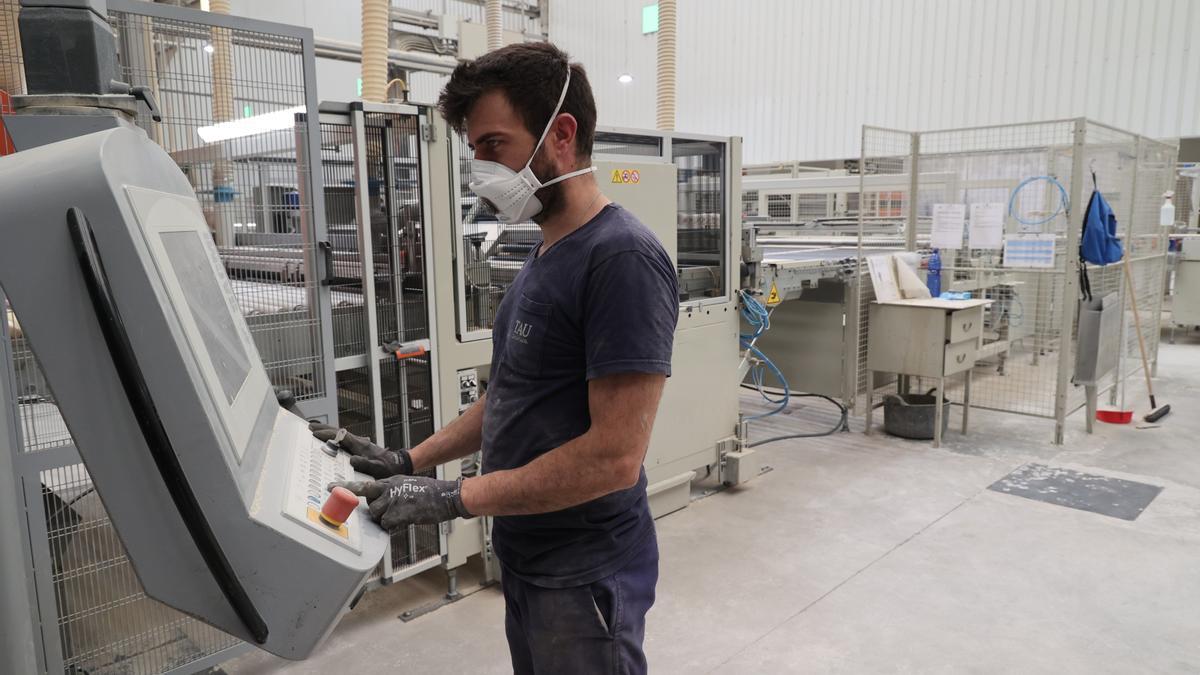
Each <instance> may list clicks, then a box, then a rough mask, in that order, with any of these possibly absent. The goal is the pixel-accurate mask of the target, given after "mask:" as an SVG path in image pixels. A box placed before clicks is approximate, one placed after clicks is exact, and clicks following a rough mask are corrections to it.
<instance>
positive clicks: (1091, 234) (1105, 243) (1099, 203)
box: [1079, 171, 1125, 300]
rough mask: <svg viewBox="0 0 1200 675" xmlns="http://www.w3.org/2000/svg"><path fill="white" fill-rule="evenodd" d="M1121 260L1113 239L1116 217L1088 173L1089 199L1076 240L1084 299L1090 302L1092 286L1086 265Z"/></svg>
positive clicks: (1120, 250)
mask: <svg viewBox="0 0 1200 675" xmlns="http://www.w3.org/2000/svg"><path fill="white" fill-rule="evenodd" d="M1124 256H1125V249H1124V248H1123V247H1122V246H1121V240H1120V239H1118V238H1117V214H1115V213H1113V210H1112V207H1111V206H1109V205H1108V202H1107V201H1105V200H1104V195H1102V194H1100V189H1099V187H1097V186H1096V172H1095V171H1093V172H1092V198H1091V199H1089V200H1088V205H1087V210H1086V211H1085V212H1084V214H1083V235H1082V236H1081V237H1080V238H1079V289H1080V291H1082V293H1083V297H1084V299H1087V300H1091V298H1092V285H1091V282H1090V281H1089V280H1088V274H1087V264H1088V263H1092V264H1093V265H1108V264H1110V263H1115V262H1120V261H1121V258H1123V257H1124Z"/></svg>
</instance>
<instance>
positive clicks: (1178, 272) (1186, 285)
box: [1171, 237, 1200, 341]
mask: <svg viewBox="0 0 1200 675" xmlns="http://www.w3.org/2000/svg"><path fill="white" fill-rule="evenodd" d="M1171 303H1172V304H1171V340H1172V341H1174V340H1175V328H1176V327H1177V326H1184V327H1187V328H1190V327H1192V326H1200V238H1196V237H1188V238H1183V239H1181V240H1180V243H1179V250H1178V251H1177V252H1176V253H1175V289H1174V297H1173V298H1172V301H1171Z"/></svg>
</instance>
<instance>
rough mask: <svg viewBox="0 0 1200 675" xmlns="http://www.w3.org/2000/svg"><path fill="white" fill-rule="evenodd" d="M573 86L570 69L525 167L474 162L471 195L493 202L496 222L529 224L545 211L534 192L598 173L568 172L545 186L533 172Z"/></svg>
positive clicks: (591, 170) (586, 170) (592, 169)
mask: <svg viewBox="0 0 1200 675" xmlns="http://www.w3.org/2000/svg"><path fill="white" fill-rule="evenodd" d="M570 86H571V70H570V67H569V66H568V68H567V82H566V84H564V85H563V90H562V93H561V94H559V96H558V104H557V105H555V106H554V113H553V114H552V115H550V121H549V122H547V123H546V128H545V129H543V130H542V137H541V138H539V139H538V142H537V145H536V146H534V148H533V154H532V155H530V157H529V161H528V162H525V166H524V168H522V169H521V171H520V172H516V171H513V170H512V169H510V168H508V167H507V166H504V165H503V164H500V163H499V162H488V161H486V160H482V159H472V160H471V183H470V188H471V192H474V193H475V194H476V195H478V196H479V197H480V198H481V199H486V200H487V201H489V202H491V204H492V206H493V207H495V210H496V219H497V220H499V221H500V222H502V223H522V222H525V221H528V220H529V219H530V218H533V217H534V216H536V215H537V214H538V213H540V212H541V210H542V202H541V201H540V200H539V199H538V198H537V197H535V196H534V193H535V192H537V191H538V190H540V189H542V188H544V187H546V186H547V185H554V184H555V183H559V182H562V181H564V180H566V179H568V178H574V177H575V176H582V175H584V174H587V173H591V172H593V171H595V170H596V167H594V166H590V167H588V168H586V169H580V170H578V171H572V172H571V173H565V174H563V175H561V176H558V177H557V178H553V179H551V180H549V181H546V182H545V183H543V182H541V181H540V180H538V177H537V176H535V175H533V169H531V168H530V165H532V164H533V158H534V157H536V156H537V153H538V150H540V149H541V147H542V142H543V141H545V140H546V134H547V133H549V132H550V126H551V125H552V124H554V120H555V118H557V117H558V111H559V109H560V108H562V104H563V100H564V99H566V97H567V87H570Z"/></svg>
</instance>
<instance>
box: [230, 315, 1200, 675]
mask: <svg viewBox="0 0 1200 675" xmlns="http://www.w3.org/2000/svg"><path fill="white" fill-rule="evenodd" d="M1178 342H1179V344H1177V345H1168V344H1165V340H1164V344H1163V346H1162V351H1161V354H1160V365H1159V379H1158V380H1157V382H1156V385H1157V386H1158V388H1159V402H1160V403H1163V402H1167V403H1170V404H1171V405H1172V408H1173V409H1174V412H1173V414H1171V415H1170V416H1169V417H1167V418H1166V419H1164V420H1163V421H1162V423H1161V426H1160V427H1159V428H1152V429H1145V428H1143V429H1139V428H1136V427H1135V426H1134V425H1129V426H1122V427H1118V426H1107V425H1098V426H1097V430H1096V434H1095V435H1093V436H1090V437H1089V436H1087V435H1086V434H1085V433H1084V432H1083V417H1082V413H1077V414H1076V415H1075V416H1073V417H1072V418H1070V419H1069V425H1068V426H1069V430H1068V434H1067V441H1066V444H1065V445H1063V446H1054V445H1052V444H1051V443H1050V440H1051V437H1052V435H1053V424H1052V423H1051V422H1046V421H1042V420H1033V419H1028V418H1023V417H1018V416H1013V415H1003V414H997V413H987V412H974V411H973V412H972V418H971V419H972V429H971V433H970V435H968V436H965V437H964V436H962V435H960V434H958V433H957V432H956V428H957V427H956V422H957V420H958V412H957V411H956V412H955V414H954V416H953V417H952V419H951V428H952V431H951V432H950V433H949V434H948V436H947V443H946V447H944V448H942V449H940V450H934V449H932V448H931V447H930V446H929V445H928V444H927V443H921V442H912V441H902V440H899V439H895V438H890V437H886V436H883V435H881V434H880V435H874V436H871V437H867V436H864V435H863V434H862V433H861V430H862V427H861V419H852V420H851V422H852V426H853V429H854V431H853V432H852V433H846V434H837V435H835V436H832V437H826V438H819V439H806V440H793V441H786V442H780V443H776V444H772V445H767V446H764V447H762V448H761V451H762V453H763V455H764V457H765V463H766V464H768V465H769V466H770V467H771V468H772V470H771V471H770V472H768V473H766V474H764V475H762V476H760V477H758V478H757V479H755V480H754V481H752V482H751V483H749V484H748V485H746V486H744V487H742V488H738V489H733V490H727V491H724V492H721V493H719V494H715V495H713V496H710V497H707V498H704V499H701V500H698V501H695V502H693V503H692V505H691V506H690V507H689V508H687V509H685V510H683V511H681V512H678V513H675V514H672V515H670V516H667V517H666V518H663V519H661V520H660V521H658V536H659V541H660V546H661V549H662V563H661V571H662V574H661V576H662V580H661V582H660V583H659V586H658V594H659V601H658V603H657V605H656V606H655V607H654V609H653V610H652V611H651V613H650V615H649V619H648V621H649V630H648V635H647V640H646V651H647V654H648V656H649V659H650V664H651V668H652V670H653V671H654V672H658V673H698V672H704V673H707V672H718V673H778V672H801V673H825V672H845V673H893V672H919V673H929V672H946V673H963V672H971V673H1014V672H1020V673H1132V672H1156V673H1158V672H1178V673H1195V672H1200V563H1198V562H1197V561H1200V518H1198V517H1197V516H1198V515H1200V444H1198V443H1197V440H1196V439H1197V438H1200V335H1198V334H1197V333H1195V332H1192V333H1190V334H1186V335H1185V334H1182V333H1181V334H1180V335H1179V339H1178ZM1130 392H1131V398H1130V400H1131V401H1136V402H1138V404H1139V407H1140V408H1141V409H1139V410H1138V415H1139V417H1140V415H1142V414H1144V413H1145V412H1146V410H1145V409H1144V407H1145V405H1146V404H1145V403H1144V397H1143V396H1142V394H1141V393H1140V389H1138V388H1137V387H1136V386H1133V385H1131V389H1130ZM754 396H756V395H754V394H752V393H749V396H748V397H747V398H746V399H745V400H746V401H747V402H748V403H749V402H752V401H753V398H754ZM880 417H881V416H877V418H876V419H877V420H879V418H880ZM775 419H777V420H778V421H772V423H771V428H770V429H763V430H761V432H760V433H761V434H764V435H765V434H766V433H767V432H769V431H772V430H776V429H791V430H794V431H799V430H816V429H818V428H820V427H821V426H822V425H825V426H828V425H830V423H831V422H832V421H833V420H834V419H835V417H834V416H833V415H831V414H830V413H829V412H828V411H827V410H826V409H824V408H822V404H820V403H814V404H811V405H808V406H804V407H797V408H795V409H794V410H793V411H792V414H790V415H788V416H786V417H784V416H780V417H779V418H775ZM1030 461H1036V462H1040V463H1044V464H1049V465H1051V466H1054V467H1064V468H1071V469H1077V470H1081V471H1086V472H1089V473H1094V474H1102V475H1105V476H1112V477H1119V478H1127V479H1131V480H1136V481H1141V482H1145V483H1151V484H1154V485H1159V486H1163V487H1164V488H1165V489H1164V490H1163V491H1162V493H1161V494H1160V495H1159V496H1158V497H1157V499H1155V500H1154V501H1153V502H1152V503H1151V504H1150V506H1149V507H1148V508H1147V509H1146V511H1145V512H1144V513H1143V514H1142V515H1141V516H1140V517H1139V518H1138V519H1137V520H1135V521H1132V522H1130V521H1124V520H1118V519H1116V518H1110V517H1107V516H1102V515H1097V514H1093V513H1088V512H1084V511H1078V510H1074V509H1070V508H1067V507H1063V506H1055V505H1051V504H1046V503H1042V502H1037V501H1031V500H1028V499H1024V498H1021V497H1016V496H1011V495H1006V494H1001V493H998V492H993V491H988V490H987V489H986V488H987V487H988V485H990V484H991V483H993V482H994V481H996V480H997V479H999V478H1001V477H1003V476H1005V475H1006V474H1008V473H1009V472H1010V471H1012V470H1013V469H1015V468H1017V467H1019V466H1021V465H1022V464H1024V463H1026V462H1030ZM474 575H477V570H474V569H472V570H469V571H468V574H467V576H468V578H467V579H465V580H464V582H463V589H464V590H465V591H471V590H473V589H474V588H475V582H474V581H472V579H473V578H477V576H474ZM443 583H444V576H443V575H440V574H439V573H438V572H436V571H434V572H430V573H426V574H425V575H424V576H422V577H421V578H418V579H416V580H413V581H411V582H407V583H404V584H398V585H395V586H392V587H389V588H386V589H382V590H380V591H377V592H375V593H372V594H370V595H369V596H368V597H367V599H365V600H364V602H363V605H361V606H360V607H359V608H358V609H356V610H355V611H354V612H352V613H351V614H350V615H349V616H348V617H347V619H346V620H345V621H344V622H343V624H342V625H341V626H339V627H338V629H337V631H336V632H335V633H334V634H333V636H332V637H331V638H330V639H329V641H328V642H327V643H326V644H325V645H323V646H322V648H321V649H320V650H319V651H318V652H317V654H316V655H315V656H314V657H313V658H311V659H309V660H308V661H305V662H301V663H289V662H285V661H281V660H278V659H275V658H273V657H270V656H267V655H265V654H262V653H255V654H251V655H247V656H244V657H242V658H240V659H238V660H236V661H234V662H231V663H228V664H226V665H225V670H226V671H227V672H228V673H230V675H234V674H237V675H242V674H251V673H253V674H261V673H275V672H288V673H330V672H343V673H355V672H373V673H378V672H414V673H505V672H511V671H510V668H509V664H508V655H507V648H506V644H505V641H504V634H503V627H502V618H503V611H504V607H503V601H502V598H501V596H500V594H499V591H498V590H496V589H495V588H484V589H482V590H478V592H476V593H475V594H473V595H471V596H470V597H467V598H465V599H463V600H462V601H460V602H457V603H455V604H452V605H448V606H446V607H443V608H441V609H438V610H437V611H434V612H432V613H430V614H427V615H425V616H423V617H420V618H418V619H415V620H413V621H411V622H408V623H405V622H402V621H400V620H399V619H398V618H397V617H398V615H399V614H400V613H401V611H403V610H404V609H407V608H410V607H412V606H415V605H419V604H421V603H423V602H427V601H428V600H429V599H431V598H434V597H436V595H437V594H438V593H440V592H441V590H442V588H443V586H442V584H443Z"/></svg>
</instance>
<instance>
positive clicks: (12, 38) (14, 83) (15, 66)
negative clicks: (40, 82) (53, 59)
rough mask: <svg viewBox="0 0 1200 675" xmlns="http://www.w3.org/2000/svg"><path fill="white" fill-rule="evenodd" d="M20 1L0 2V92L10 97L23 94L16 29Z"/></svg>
mask: <svg viewBox="0 0 1200 675" xmlns="http://www.w3.org/2000/svg"><path fill="white" fill-rule="evenodd" d="M20 11H21V4H20V0H0V91H4V92H6V93H7V94H9V95H11V96H16V95H18V94H23V93H25V70H24V68H23V63H24V61H23V60H22V58H21V34H20V32H19V31H18V29H17V15H18V14H19V13H20Z"/></svg>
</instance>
